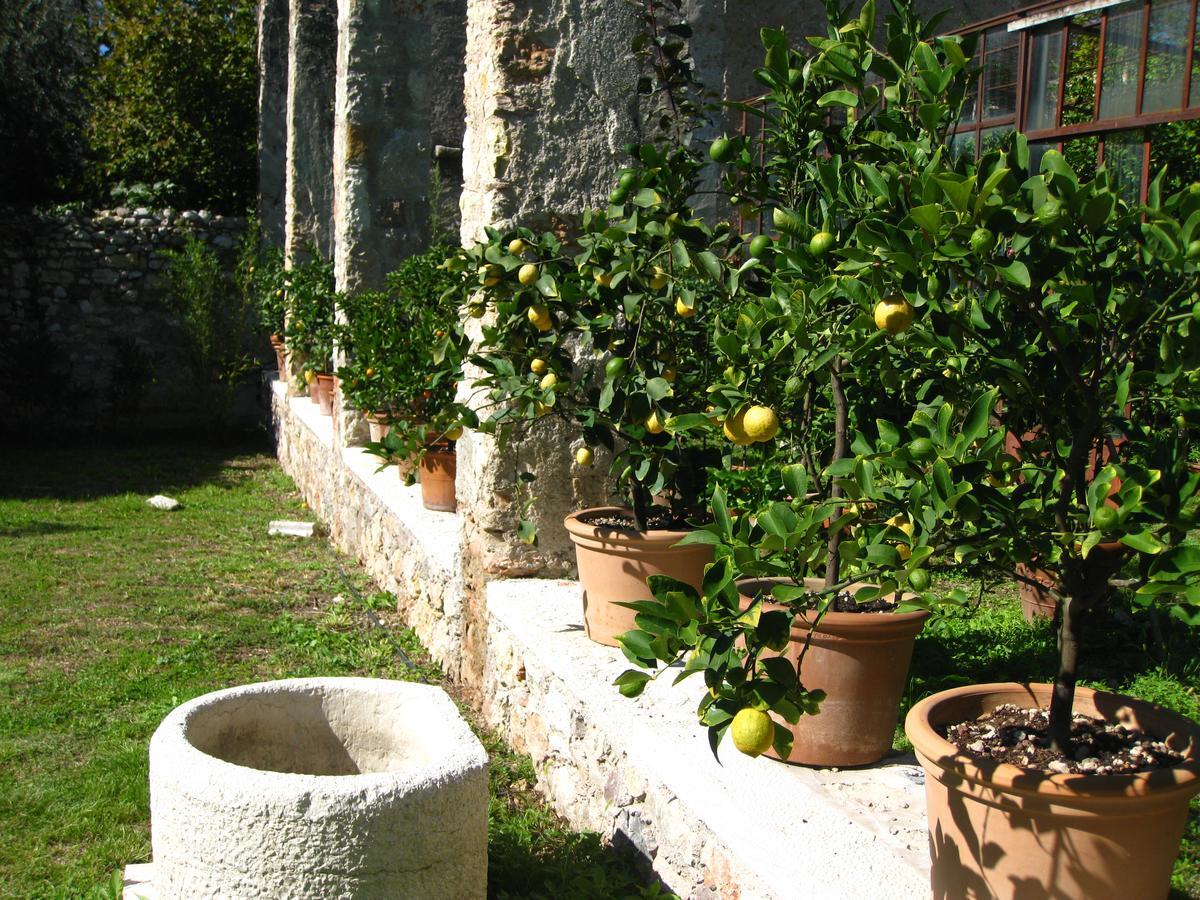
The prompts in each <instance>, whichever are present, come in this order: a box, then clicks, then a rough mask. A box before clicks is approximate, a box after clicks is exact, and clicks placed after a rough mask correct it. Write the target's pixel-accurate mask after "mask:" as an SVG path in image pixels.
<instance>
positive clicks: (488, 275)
mask: <svg viewBox="0 0 1200 900" xmlns="http://www.w3.org/2000/svg"><path fill="white" fill-rule="evenodd" d="M479 274H480V275H481V276H483V286H484V287H494V286H495V285H497V284H499V283H500V274H501V273H500V267H499V266H481V267H480V268H479Z"/></svg>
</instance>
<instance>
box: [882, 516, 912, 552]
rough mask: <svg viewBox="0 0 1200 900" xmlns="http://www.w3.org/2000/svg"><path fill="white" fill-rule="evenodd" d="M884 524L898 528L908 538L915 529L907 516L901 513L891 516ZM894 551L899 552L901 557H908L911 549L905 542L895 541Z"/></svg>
mask: <svg viewBox="0 0 1200 900" xmlns="http://www.w3.org/2000/svg"><path fill="white" fill-rule="evenodd" d="M885 524H887V525H891V526H892V527H893V528H899V529H900V530H901V531H903V532H904V533H905V534H906V535H907V536H908V537H910V538H911V537H912V536H913V531H914V530H915V528H914V526H913V523H912V522H910V521H908V517H907V516H903V515H895V516H892V517H891V518H890V519H888V520H887V522H886V523H885ZM896 553H897V554H899V556H900V558H901V559H908V558H909V557H910V556H912V550H911V549H910V548H909V546H908V545H907V544H900V543H897V544H896Z"/></svg>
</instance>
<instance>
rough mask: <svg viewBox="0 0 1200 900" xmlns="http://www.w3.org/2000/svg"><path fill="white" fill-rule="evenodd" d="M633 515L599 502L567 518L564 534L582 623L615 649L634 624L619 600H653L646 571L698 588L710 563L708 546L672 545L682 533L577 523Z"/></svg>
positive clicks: (589, 633) (599, 640) (631, 613)
mask: <svg viewBox="0 0 1200 900" xmlns="http://www.w3.org/2000/svg"><path fill="white" fill-rule="evenodd" d="M588 514H597V515H604V514H609V515H614V514H615V515H625V516H631V517H632V515H633V514H632V513H631V512H630V511H629V510H627V509H621V508H619V507H615V506H598V507H595V508H593V509H585V510H581V511H579V512H577V513H572V514H571V515H569V516H567V518H566V520H565V521H564V523H563V524H564V525H566V528H567V533H568V534H570V535H571V541H572V542H573V543H574V544H575V559H576V562H577V563H578V566H579V583H580V586H581V587H582V588H583V625H584V629H585V630H586V632H587V636H588V637H589V638H591V639H592V640H593V641H595V642H596V643H598V644H605V645H607V646H609V647H616V646H618V645H617V635H619V634H624V633H625V632H627V631H631V630H632V629H634V628H635V627H636V625H635V624H634V621H633V618H634V616H635V615H637V614H636V613H635V612H634V611H633V610H632V609H627V608H626V607H624V606H617V605H616V604H617V603H618V602H631V601H634V600H652V599H654V595H653V594H652V593H651V592H650V588H649V587H648V586H647V585H646V579H647V578H649V577H650V576H651V575H668V576H670V577H671V578H675V579H677V580H679V581H682V582H685V583H687V584H690V585H692V586H693V587H695V588H697V589H699V587H700V581H701V579H702V578H703V577H704V567H705V566H706V565H708V564H709V563H710V562H712V561H713V551H712V547H711V546H710V545H708V544H691V545H687V546H683V547H676V546H674V545H675V544H677V543H679V542H680V541H681V540H683V539H684V538H685V537H686V536H687V535H688V533H689V532H687V531H658V530H651V531H647V532H646V533H645V534H641V533H639V532H637V531H634V530H632V529H629V530H626V529H623V528H601V527H598V526H596V525H588V524H587V523H586V522H582V521H580V519H579V517H580V516H587V515H588Z"/></svg>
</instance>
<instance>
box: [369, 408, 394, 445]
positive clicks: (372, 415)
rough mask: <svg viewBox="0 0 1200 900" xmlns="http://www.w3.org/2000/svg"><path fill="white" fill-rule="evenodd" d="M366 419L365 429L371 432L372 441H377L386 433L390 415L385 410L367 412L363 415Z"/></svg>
mask: <svg viewBox="0 0 1200 900" xmlns="http://www.w3.org/2000/svg"><path fill="white" fill-rule="evenodd" d="M363 418H364V419H366V420H367V430H368V431H369V432H370V433H371V441H372V443H376V444H377V443H379V442H380V441H382V440H383V436H384V435H385V434H387V432H388V428H389V427H390V424H391V416H390V414H389V413H387V412H369V413H366V414H365V415H364V416H363Z"/></svg>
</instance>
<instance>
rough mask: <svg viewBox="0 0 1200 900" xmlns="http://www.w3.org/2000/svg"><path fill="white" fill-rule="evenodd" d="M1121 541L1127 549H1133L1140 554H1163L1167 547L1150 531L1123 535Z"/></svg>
mask: <svg viewBox="0 0 1200 900" xmlns="http://www.w3.org/2000/svg"><path fill="white" fill-rule="evenodd" d="M1120 540H1121V543H1122V544H1124V545H1125V546H1126V547H1132V548H1133V549H1134V550H1137V551H1138V552H1139V553H1162V551H1163V550H1165V549H1166V546H1167V545H1166V544H1164V543H1163V542H1162V541H1160V540H1159V539H1158V538H1156V537H1155V536H1154V535H1153V534H1151V533H1150V532H1149V531H1145V530H1143V531H1138V532H1134V533H1133V534H1123V535H1121V538H1120Z"/></svg>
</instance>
